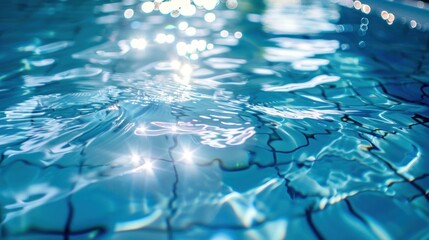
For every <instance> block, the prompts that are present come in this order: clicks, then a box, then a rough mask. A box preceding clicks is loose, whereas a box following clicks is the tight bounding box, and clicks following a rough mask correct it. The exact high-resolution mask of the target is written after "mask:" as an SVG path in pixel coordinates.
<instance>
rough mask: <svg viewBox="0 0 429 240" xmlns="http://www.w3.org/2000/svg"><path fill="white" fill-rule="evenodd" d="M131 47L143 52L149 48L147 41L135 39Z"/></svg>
mask: <svg viewBox="0 0 429 240" xmlns="http://www.w3.org/2000/svg"><path fill="white" fill-rule="evenodd" d="M130 45H131V47H132V48H135V49H139V50H143V49H145V48H146V46H147V41H146V39H144V38H133V39H132V40H131V42H130Z"/></svg>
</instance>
